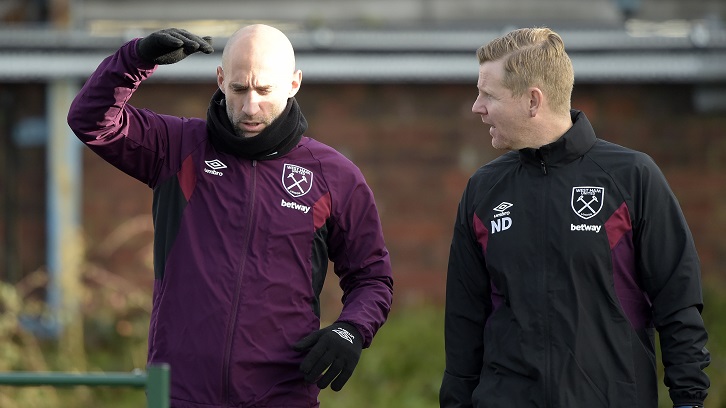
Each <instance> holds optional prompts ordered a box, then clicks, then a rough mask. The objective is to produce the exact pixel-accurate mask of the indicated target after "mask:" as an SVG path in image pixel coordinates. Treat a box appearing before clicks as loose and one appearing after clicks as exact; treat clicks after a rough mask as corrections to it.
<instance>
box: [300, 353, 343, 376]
mask: <svg viewBox="0 0 726 408" xmlns="http://www.w3.org/2000/svg"><path fill="white" fill-rule="evenodd" d="M310 361H311V362H312V363H313V364H311V365H310V370H307V371H306V370H304V369H303V368H302V366H300V369H301V370H302V372H303V374H305V381H307V382H310V383H314V382H316V381H318V379H320V377H321V376H322V375H323V372H325V370H326V369H327V368H328V367H330V366H331V365H332V364H333V363H334V362H335V361H336V357H335V354H333V353H330V352H327V353H325V354H323V355H322V356H320V358H318V359H316V360H315V361H313V360H312V359H311V360H310ZM331 380H332V379H331Z"/></svg>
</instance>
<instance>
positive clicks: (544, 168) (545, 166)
mask: <svg viewBox="0 0 726 408" xmlns="http://www.w3.org/2000/svg"><path fill="white" fill-rule="evenodd" d="M539 164H540V165H541V166H542V173H544V175H545V176H546V175H547V164H545V162H544V160H540V161H539Z"/></svg>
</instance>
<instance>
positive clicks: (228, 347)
mask: <svg viewBox="0 0 726 408" xmlns="http://www.w3.org/2000/svg"><path fill="white" fill-rule="evenodd" d="M256 187H257V160H252V185H251V187H250V197H251V198H250V209H249V212H248V213H247V230H246V231H245V238H244V241H243V244H242V262H241V263H240V268H239V271H238V273H237V281H236V283H235V292H234V300H233V302H232V313H231V314H230V318H229V322H227V341H226V342H225V350H224V367H223V368H222V370H223V372H222V374H223V376H222V384H224V389H223V390H222V392H223V395H222V401H224V402H225V406H227V407H229V406H230V392H229V389H230V386H229V378H230V375H229V365H230V360H231V355H232V339H233V338H234V332H235V327H236V326H237V313H238V312H239V302H240V292H241V291H242V274H243V273H244V269H245V264H246V263H247V251H248V250H249V241H250V234H251V232H252V216H253V215H254V212H255V211H254V210H255V190H256Z"/></svg>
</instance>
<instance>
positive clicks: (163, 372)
mask: <svg viewBox="0 0 726 408" xmlns="http://www.w3.org/2000/svg"><path fill="white" fill-rule="evenodd" d="M169 381H170V372H169V365H168V364H159V365H150V366H149V367H147V371H146V372H143V371H141V370H138V371H133V372H131V373H67V372H48V373H33V372H1V373H0V385H10V386H15V387H26V386H40V385H50V386H54V387H66V386H77V385H87V386H92V387H94V386H109V387H135V388H144V389H145V390H146V401H147V403H146V406H147V408H168V407H169Z"/></svg>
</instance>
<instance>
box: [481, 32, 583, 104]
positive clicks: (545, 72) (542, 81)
mask: <svg viewBox="0 0 726 408" xmlns="http://www.w3.org/2000/svg"><path fill="white" fill-rule="evenodd" d="M476 55H477V57H478V58H479V64H483V63H485V62H488V61H491V62H493V61H498V60H500V59H503V58H506V59H505V60H504V80H503V82H504V83H503V85H504V86H505V87H506V88H507V89H509V90H510V91H512V95H514V96H522V95H523V94H524V93H525V92H526V91H527V88H529V87H532V86H536V87H538V88H540V90H542V93H543V94H544V95H545V97H546V98H547V100H548V101H549V103H550V107H551V109H552V110H553V111H555V112H557V113H561V114H564V113H569V111H570V106H571V99H572V87H573V86H574V83H575V74H574V70H573V69H572V61H571V60H570V57H569V56H568V55H567V52H565V43H564V42H563V41H562V38H561V37H560V36H559V34H557V33H555V32H554V31H552V30H551V29H549V28H546V27H541V28H520V29H517V30H514V31H511V32H509V33H508V34H506V35H504V36H501V37H498V38H495V39H494V40H492V41H490V42H489V43H488V44H486V45H483V46H481V47H479V49H478V50H477V52H476Z"/></svg>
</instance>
